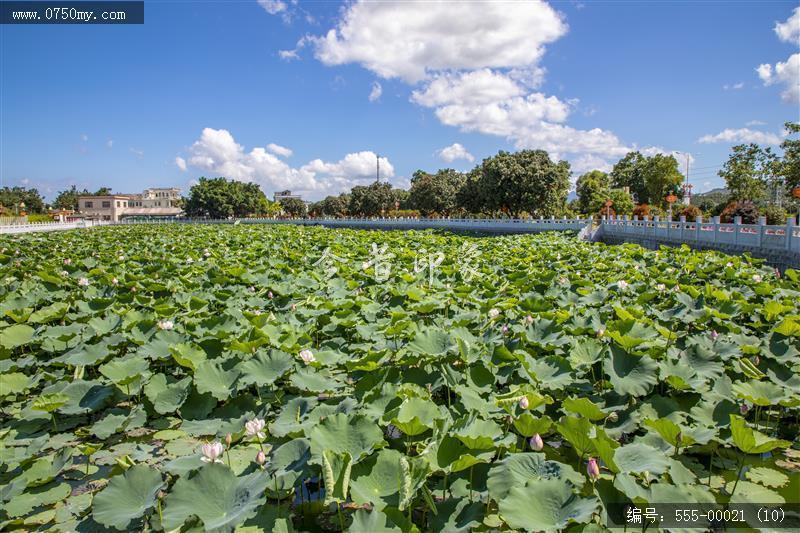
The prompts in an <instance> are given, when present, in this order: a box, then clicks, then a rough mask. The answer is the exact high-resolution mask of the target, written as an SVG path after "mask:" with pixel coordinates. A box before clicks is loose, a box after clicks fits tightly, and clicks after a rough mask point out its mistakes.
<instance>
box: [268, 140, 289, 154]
mask: <svg viewBox="0 0 800 533" xmlns="http://www.w3.org/2000/svg"><path fill="white" fill-rule="evenodd" d="M267 150H268V151H270V152H272V153H273V154H275V155H279V156H281V157H292V153H293V152H292V150H291V148H286V147H285V146H281V145H279V144H275V143H269V144H268V145H267Z"/></svg>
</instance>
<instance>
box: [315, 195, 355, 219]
mask: <svg viewBox="0 0 800 533" xmlns="http://www.w3.org/2000/svg"><path fill="white" fill-rule="evenodd" d="M349 205H350V195H349V194H340V195H339V196H326V197H325V199H323V200H320V201H319V202H316V203H315V204H313V205H312V206H311V209H310V210H311V212H312V213H314V214H315V215H316V216H326V217H344V216H347V213H348V211H347V210H348V207H349Z"/></svg>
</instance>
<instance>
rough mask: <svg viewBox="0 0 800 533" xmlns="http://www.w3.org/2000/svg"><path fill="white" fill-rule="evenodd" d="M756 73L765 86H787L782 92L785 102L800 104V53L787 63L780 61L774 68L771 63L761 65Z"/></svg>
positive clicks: (792, 56) (790, 58) (793, 55)
mask: <svg viewBox="0 0 800 533" xmlns="http://www.w3.org/2000/svg"><path fill="white" fill-rule="evenodd" d="M756 72H758V77H759V78H761V81H763V82H764V85H774V84H776V83H777V84H781V85H785V89H784V90H783V92H781V98H782V99H783V101H784V102H786V103H790V104H794V103H800V53H798V54H792V55H791V56H790V57H789V59H787V60H786V62H785V63H782V62H780V61H778V62H777V63H775V66H774V67H773V66H772V65H770V64H769V63H765V64H762V65H759V66H758V68H757V69H756Z"/></svg>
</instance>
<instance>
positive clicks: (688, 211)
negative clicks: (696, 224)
mask: <svg viewBox="0 0 800 533" xmlns="http://www.w3.org/2000/svg"><path fill="white" fill-rule="evenodd" d="M678 215H680V216H682V217H686V220H694V219H696V218H697V217H701V216H703V211H701V210H700V208H699V207H697V206H696V205H687V206H686V207H684V208H683V209H682V210H681V211H680V212H679V213H678Z"/></svg>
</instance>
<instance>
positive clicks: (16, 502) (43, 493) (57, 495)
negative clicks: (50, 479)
mask: <svg viewBox="0 0 800 533" xmlns="http://www.w3.org/2000/svg"><path fill="white" fill-rule="evenodd" d="M71 490H72V489H71V488H70V486H69V484H67V483H50V484H48V485H44V486H41V487H35V488H32V489H30V490H26V491H25V492H23V493H21V494H19V495H17V496H15V497H14V498H12V499H11V500H10V501H8V502H6V503H5V504H3V510H4V511H5V513H6V514H7V515H8V516H9V517H11V518H17V517H21V516H25V515H27V514H28V513H30V512H31V511H33V510H34V509H35V508H36V507H39V506H42V505H53V504H54V503H56V502H60V501H61V500H63V499H64V498H66V497H67V496H69V494H70V492H71Z"/></svg>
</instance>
